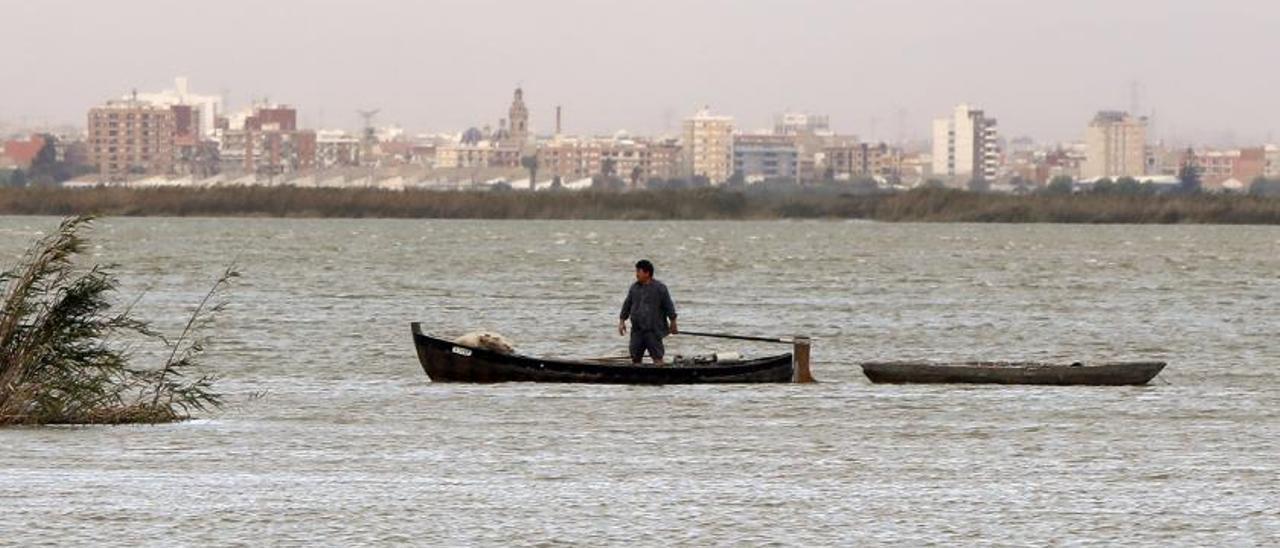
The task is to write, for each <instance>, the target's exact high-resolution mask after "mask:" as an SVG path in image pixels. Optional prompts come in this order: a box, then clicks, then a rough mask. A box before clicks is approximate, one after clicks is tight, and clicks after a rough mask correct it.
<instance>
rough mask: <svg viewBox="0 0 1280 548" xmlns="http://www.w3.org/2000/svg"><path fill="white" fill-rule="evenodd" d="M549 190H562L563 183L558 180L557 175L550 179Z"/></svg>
mask: <svg viewBox="0 0 1280 548" xmlns="http://www.w3.org/2000/svg"><path fill="white" fill-rule="evenodd" d="M551 188H552V189H553V190H555V189H561V188H564V181H563V180H561V179H560V176H559V175H556V176H555V177H552V178H551Z"/></svg>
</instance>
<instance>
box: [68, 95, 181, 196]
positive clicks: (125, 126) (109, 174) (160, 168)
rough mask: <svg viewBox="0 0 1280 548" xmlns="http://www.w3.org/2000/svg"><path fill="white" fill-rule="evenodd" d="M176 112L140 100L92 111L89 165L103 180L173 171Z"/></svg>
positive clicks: (113, 103)
mask: <svg viewBox="0 0 1280 548" xmlns="http://www.w3.org/2000/svg"><path fill="white" fill-rule="evenodd" d="M175 119H176V116H175V114H174V111H173V109H171V108H169V107H167V106H160V105H156V104H152V103H150V102H147V101H141V100H138V99H128V100H125V101H108V102H107V104H106V105H103V106H100V107H94V108H91V109H89V161H90V163H92V164H93V165H94V166H96V167H97V169H98V174H99V176H101V177H102V178H103V179H104V180H108V181H120V180H124V179H126V178H128V177H129V176H130V175H167V174H169V173H170V172H172V171H173V159H174V133H175Z"/></svg>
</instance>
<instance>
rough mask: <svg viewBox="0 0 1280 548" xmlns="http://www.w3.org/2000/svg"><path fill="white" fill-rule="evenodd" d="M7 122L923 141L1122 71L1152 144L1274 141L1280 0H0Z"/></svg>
mask: <svg viewBox="0 0 1280 548" xmlns="http://www.w3.org/2000/svg"><path fill="white" fill-rule="evenodd" d="M0 23H2V24H0V46H2V47H3V49H0V51H4V52H5V53H4V55H3V57H0V59H2V63H0V71H2V72H0V74H3V78H0V121H7V122H9V123H10V124H12V123H74V124H77V125H83V123H84V114H85V111H86V110H87V109H88V108H89V107H90V106H93V105H95V104H97V103H100V102H101V101H103V100H105V99H109V98H114V97H117V96H119V95H121V94H123V93H126V92H128V91H129V90H130V89H132V88H135V87H136V88H138V89H139V90H159V89H162V88H167V87H171V82H172V78H173V76H175V75H185V76H187V77H188V78H189V79H190V81H191V86H192V88H193V90H194V91H196V92H203V93H219V92H222V93H225V94H226V95H227V97H228V100H229V102H230V105H231V106H233V107H234V106H242V105H244V104H246V103H247V102H248V101H249V100H251V99H252V98H255V97H262V96H266V97H269V98H270V99H271V100H272V101H277V102H282V103H288V104H292V105H294V106H296V107H298V108H299V111H300V116H301V117H302V119H303V122H305V123H306V124H307V125H309V126H312V127H315V126H321V125H322V126H324V127H346V128H354V127H356V126H358V124H359V120H358V118H357V116H356V114H355V112H354V111H355V110H356V109H358V108H373V107H379V108H381V109H382V114H381V115H380V117H379V121H380V122H382V123H398V124H400V125H402V126H404V127H405V128H407V129H409V130H410V131H414V132H417V131H456V130H460V129H465V128H466V127H468V126H472V125H476V126H479V125H483V124H486V123H489V124H494V123H496V121H497V119H498V118H499V117H504V116H505V113H506V107H507V105H508V103H509V101H510V95H511V90H512V88H514V87H515V85H516V84H517V83H520V84H522V85H523V86H524V88H525V95H526V99H527V102H528V104H529V107H530V110H531V117H532V124H533V125H534V127H535V129H536V130H538V131H540V132H549V131H550V130H551V129H552V127H553V113H554V108H555V105H557V104H559V105H563V107H564V109H565V126H566V131H568V132H573V133H609V132H613V131H615V130H618V129H627V130H631V131H633V132H636V133H650V132H661V131H664V130H668V129H669V130H676V129H677V128H678V127H679V120H680V118H681V117H683V116H685V115H688V114H689V113H691V112H693V111H694V110H695V109H696V108H697V107H698V106H700V105H703V104H707V105H710V106H711V107H712V108H713V110H715V111H717V112H721V113H726V114H730V115H733V116H735V117H736V118H737V120H738V124H739V126H741V127H743V128H747V129H751V128H763V127H767V126H769V125H770V124H771V120H772V117H773V114H775V113H777V112H781V111H783V110H787V109H793V110H800V111H809V112H816V113H825V114H828V115H830V117H831V123H832V126H834V128H835V129H837V130H839V131H841V132H846V133H856V134H858V135H862V136H864V137H873V138H880V139H896V138H898V137H899V136H900V135H903V134H905V136H906V137H908V138H911V137H915V138H922V137H924V136H926V135H927V132H928V128H929V120H930V119H932V118H934V117H937V116H941V115H945V114H946V113H947V112H948V111H949V110H950V108H951V107H952V105H954V104H955V103H957V102H961V101H967V102H971V103H974V104H977V105H979V106H981V107H983V108H985V109H986V110H987V111H988V112H989V113H990V114H992V115H994V116H995V117H996V118H998V119H999V121H1000V128H1001V132H1002V133H1003V134H1004V135H1006V136H1018V135H1031V136H1034V137H1036V138H1037V139H1043V140H1059V139H1068V140H1069V139H1079V138H1080V137H1081V135H1082V133H1083V127H1084V125H1085V124H1086V123H1087V121H1088V120H1089V118H1090V117H1091V116H1092V115H1093V113H1094V111H1096V110H1098V109H1113V108H1120V109H1124V108H1128V106H1129V104H1130V95H1131V93H1130V90H1131V87H1132V86H1131V82H1134V81H1136V82H1140V85H1139V89H1140V93H1139V94H1138V95H1139V101H1140V103H1139V104H1140V105H1141V107H1142V110H1143V111H1144V112H1145V113H1150V112H1152V111H1154V113H1155V115H1156V122H1155V132H1156V134H1157V135H1158V136H1159V137H1164V138H1170V137H1172V138H1176V139H1199V140H1212V141H1226V140H1229V139H1232V138H1233V139H1234V140H1235V141H1236V142H1239V143H1242V144H1243V143H1248V142H1253V141H1261V140H1267V139H1270V140H1272V141H1275V140H1277V139H1280V0H1065V1H1063V0H1060V1H1054V2H1049V1H1040V0H915V1H912V0H831V1H816V0H814V1H797V0H787V1H783V0H778V1H765V0H738V1H728V0H726V1H698V0H630V1H617V2H615V1H586V0H581V1H569V0H512V1H501V2H499V1H490V0H466V1H417V2H410V1H377V0H365V1H361V2H356V1H336V0H328V1H300V0H254V1H241V0H231V1H222V2H219V1H216V0H204V1H200V2H185V1H183V2H175V1H160V0H155V1H142V0H137V1H135V0H82V1H66V0H39V1H32V0H0Z"/></svg>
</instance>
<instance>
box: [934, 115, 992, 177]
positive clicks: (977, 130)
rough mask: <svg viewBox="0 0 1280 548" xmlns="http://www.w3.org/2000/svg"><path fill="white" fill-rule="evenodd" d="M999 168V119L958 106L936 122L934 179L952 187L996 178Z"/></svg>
mask: <svg viewBox="0 0 1280 548" xmlns="http://www.w3.org/2000/svg"><path fill="white" fill-rule="evenodd" d="M999 167H1000V146H999V134H998V133H997V131H996V120H995V119H994V118H988V117H987V116H986V113H984V112H983V111H982V110H981V109H977V108H974V107H972V106H970V105H965V104H961V105H957V106H956V107H955V109H954V110H953V111H952V113H951V116H949V117H946V118H938V119H936V120H934V121H933V176H934V177H940V178H943V179H945V180H946V181H947V182H949V183H952V184H953V185H955V184H959V185H964V184H966V183H968V181H970V180H973V179H983V180H992V179H995V177H996V174H997V170H998V169H999Z"/></svg>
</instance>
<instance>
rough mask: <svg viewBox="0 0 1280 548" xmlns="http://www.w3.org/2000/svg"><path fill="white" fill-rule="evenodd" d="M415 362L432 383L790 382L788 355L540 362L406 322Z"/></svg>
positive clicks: (791, 365)
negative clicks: (671, 361)
mask: <svg viewBox="0 0 1280 548" xmlns="http://www.w3.org/2000/svg"><path fill="white" fill-rule="evenodd" d="M411 328H412V331H413V344H414V346H415V347H416V348H417V350H418V361H419V362H421V363H422V369H423V370H424V371H426V372H427V376H428V377H430V378H431V380H432V381H435V382H475V383H493V382H563V383H596V384H703V383H774V382H777V383H781V382H791V378H792V376H793V375H794V372H795V367H794V365H793V364H792V360H791V354H778V355H776V356H768V357H763V358H758V359H751V360H741V361H732V362H718V363H697V364H692V365H666V366H657V365H652V364H644V365H632V364H631V363H630V361H625V362H623V363H618V362H616V361H610V360H564V359H551V358H547V359H543V358H535V357H531V356H521V355H508V354H499V353H497V352H493V351H489V350H485V349H483V348H475V347H470V346H463V345H460V344H456V343H454V342H452V341H448V340H445V339H439V338H436V337H432V336H429V335H425V334H423V333H422V326H421V324H419V323H418V322H413V323H412V324H411Z"/></svg>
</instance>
